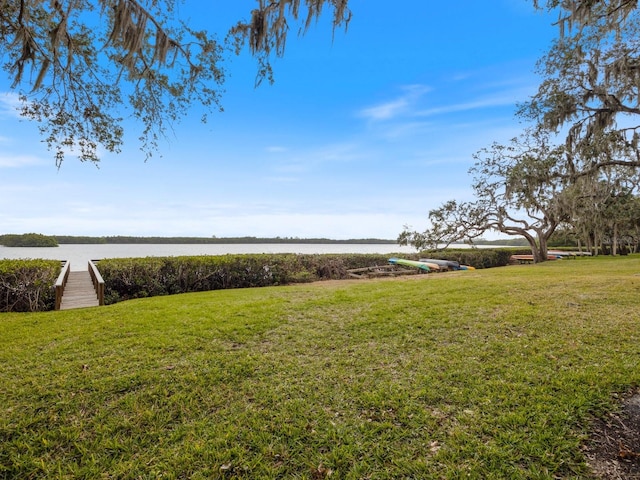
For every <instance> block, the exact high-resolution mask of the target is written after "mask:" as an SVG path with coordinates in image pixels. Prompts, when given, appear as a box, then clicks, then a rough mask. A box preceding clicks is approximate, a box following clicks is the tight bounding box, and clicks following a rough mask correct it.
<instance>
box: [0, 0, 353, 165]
mask: <svg viewBox="0 0 640 480" xmlns="http://www.w3.org/2000/svg"><path fill="white" fill-rule="evenodd" d="M187 1H188V0H187ZM181 3H182V2H181V1H180V0H98V1H97V2H95V1H91V0H67V1H64V0H51V1H49V2H44V1H41V0H18V1H15V0H0V51H1V52H2V53H3V54H4V55H3V65H2V68H3V69H4V71H5V73H6V74H7V75H8V76H9V78H10V79H11V80H12V82H13V85H12V87H13V88H14V89H15V90H16V91H17V92H19V95H20V99H21V100H22V104H21V105H22V107H21V114H22V115H23V116H24V117H26V118H28V119H30V120H34V121H36V122H38V123H39V125H40V130H41V133H42V134H43V136H44V139H45V141H46V142H47V144H48V146H49V148H50V149H52V150H54V151H55V158H56V163H57V165H58V166H60V165H61V163H62V161H63V160H64V158H65V155H66V154H67V153H68V151H70V150H75V151H76V152H77V153H78V155H79V158H80V159H81V160H82V161H93V162H97V161H99V157H98V149H99V146H102V147H103V148H105V149H106V150H107V151H110V152H119V151H120V147H121V145H122V142H123V135H124V128H123V120H124V118H123V116H124V115H125V114H126V113H129V114H130V115H132V116H133V117H134V118H136V119H137V120H139V121H140V122H141V123H142V125H143V131H142V133H141V135H140V141H141V144H142V149H143V151H144V152H145V153H146V155H147V157H149V156H151V155H152V152H153V151H154V150H155V149H156V148H157V142H158V139H159V137H160V136H162V135H164V134H165V132H166V130H167V128H169V127H170V125H171V123H172V122H174V121H176V120H178V119H179V118H180V117H182V116H183V115H185V114H186V113H187V110H188V108H189V106H190V105H192V104H201V105H203V106H205V107H206V108H207V110H208V111H211V110H216V109H218V110H220V109H221V104H220V94H221V91H222V85H223V83H224V79H225V74H224V68H223V65H222V63H223V60H224V56H225V54H226V53H228V52H231V51H235V52H236V53H239V52H240V51H241V50H242V49H243V47H245V46H248V47H249V48H250V51H251V53H252V54H253V55H254V56H255V57H256V58H257V60H258V65H259V67H258V73H257V81H258V83H259V82H260V81H261V80H262V79H264V78H267V79H268V80H269V81H272V80H273V77H272V70H271V66H270V63H269V62H270V58H272V56H273V55H282V54H283V53H284V49H285V44H286V39H287V34H288V32H289V29H290V25H289V22H290V21H291V20H293V21H297V20H300V22H301V28H300V30H299V32H300V33H304V32H305V31H306V29H307V28H309V26H310V25H311V24H312V22H313V20H314V19H316V18H318V17H319V16H320V15H321V14H322V12H323V8H324V7H327V8H329V9H330V10H332V12H333V24H334V28H335V27H338V26H344V27H346V26H347V24H348V22H349V20H350V16H351V13H350V11H349V9H348V7H347V3H348V0H271V1H267V0H256V3H257V5H256V8H255V9H254V10H252V11H251V12H250V16H249V20H248V21H239V22H238V23H237V24H236V25H235V26H233V27H232V28H231V29H230V31H229V32H222V33H223V39H222V40H220V39H219V38H218V36H217V35H216V32H212V31H207V30H195V29H192V28H191V27H190V26H189V25H188V24H187V23H185V22H184V21H182V20H181V19H180V18H179V15H178V13H179V12H178V10H177V7H178V6H179V5H180V4H181ZM203 120H206V116H205V117H203Z"/></svg>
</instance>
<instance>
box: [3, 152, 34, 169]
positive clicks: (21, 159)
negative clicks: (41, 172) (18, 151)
mask: <svg viewBox="0 0 640 480" xmlns="http://www.w3.org/2000/svg"><path fill="white" fill-rule="evenodd" d="M44 163H45V162H44V160H42V159H41V158H39V157H36V156H35V155H7V154H0V168H19V167H30V166H33V165H42V164H44Z"/></svg>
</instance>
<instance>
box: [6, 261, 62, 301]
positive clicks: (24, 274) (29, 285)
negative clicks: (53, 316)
mask: <svg viewBox="0 0 640 480" xmlns="http://www.w3.org/2000/svg"><path fill="white" fill-rule="evenodd" d="M60 270H61V265H60V262H59V261H58V260H0V312H37V311H45V310H53V309H54V308H55V303H56V292H55V283H56V280H57V278H58V275H60Z"/></svg>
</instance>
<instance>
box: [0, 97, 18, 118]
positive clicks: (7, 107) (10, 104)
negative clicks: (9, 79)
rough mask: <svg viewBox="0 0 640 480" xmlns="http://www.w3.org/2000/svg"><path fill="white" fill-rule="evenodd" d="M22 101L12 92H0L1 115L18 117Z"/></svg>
mask: <svg viewBox="0 0 640 480" xmlns="http://www.w3.org/2000/svg"><path fill="white" fill-rule="evenodd" d="M21 107H22V102H21V101H20V97H19V96H18V95H17V94H16V93H13V92H2V93H0V115H1V116H3V117H15V118H20V108H21Z"/></svg>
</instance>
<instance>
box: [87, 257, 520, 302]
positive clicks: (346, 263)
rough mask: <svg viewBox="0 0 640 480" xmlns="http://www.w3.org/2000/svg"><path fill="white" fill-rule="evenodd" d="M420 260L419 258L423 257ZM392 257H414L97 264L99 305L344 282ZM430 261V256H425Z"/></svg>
mask: <svg viewBox="0 0 640 480" xmlns="http://www.w3.org/2000/svg"><path fill="white" fill-rule="evenodd" d="M423 255H424V254H423ZM439 255H440V256H438V257H434V258H444V259H447V260H456V261H459V262H460V263H462V264H465V265H472V266H474V267H476V268H489V267H495V266H503V265H507V264H508V260H509V256H510V255H511V253H510V251H509V250H506V249H505V250H489V249H483V250H456V251H451V252H449V251H447V252H445V253H444V254H439ZM393 256H402V257H404V258H409V259H412V260H417V259H418V258H419V257H420V254H417V253H416V254H410V255H407V254H402V255H401V254H398V255H382V254H254V255H244V254H243V255H210V256H191V257H188V256H185V257H147V258H120V259H107V260H101V261H100V263H99V264H98V269H99V270H100V273H101V275H102V278H103V279H104V282H105V303H107V304H111V303H116V302H119V301H122V300H129V299H132V298H143V297H153V296H157V295H172V294H177V293H187V292H198V291H206V290H221V289H227V288H248V287H265V286H272V285H286V284H291V283H304V282H314V281H317V280H339V279H345V278H349V275H348V271H349V270H350V269H354V268H365V267H373V266H379V265H386V264H388V260H389V258H390V257H393ZM431 256H433V254H431Z"/></svg>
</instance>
